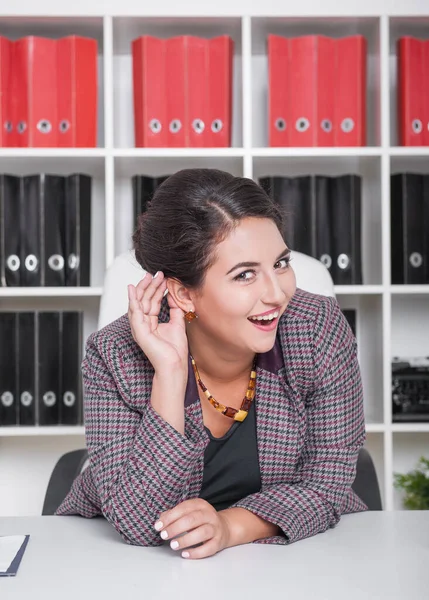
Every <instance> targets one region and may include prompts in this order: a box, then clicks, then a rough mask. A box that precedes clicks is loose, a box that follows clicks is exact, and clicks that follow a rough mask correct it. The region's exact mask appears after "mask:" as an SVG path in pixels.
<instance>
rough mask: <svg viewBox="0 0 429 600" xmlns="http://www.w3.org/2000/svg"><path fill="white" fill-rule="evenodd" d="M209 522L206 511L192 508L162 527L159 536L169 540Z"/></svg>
mask: <svg viewBox="0 0 429 600" xmlns="http://www.w3.org/2000/svg"><path fill="white" fill-rule="evenodd" d="M209 523H210V515H209V514H208V512H207V511H201V510H194V511H192V512H190V513H188V514H186V515H184V516H183V517H180V519H177V520H176V521H174V523H170V525H168V526H167V527H164V529H162V530H161V532H160V536H161V538H162V539H163V540H171V539H173V538H175V537H177V536H178V535H183V534H186V533H188V532H190V531H193V530H194V529H197V528H198V527H201V526H202V525H206V524H209Z"/></svg>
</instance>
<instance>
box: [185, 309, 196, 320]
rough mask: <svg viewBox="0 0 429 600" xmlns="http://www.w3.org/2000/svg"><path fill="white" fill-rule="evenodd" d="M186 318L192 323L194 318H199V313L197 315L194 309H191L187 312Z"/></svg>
mask: <svg viewBox="0 0 429 600" xmlns="http://www.w3.org/2000/svg"><path fill="white" fill-rule="evenodd" d="M185 319H186V320H187V322H188V323H190V322H191V321H193V320H194V319H198V315H196V314H195V313H194V311H193V310H190V311H188V312H187V313H185Z"/></svg>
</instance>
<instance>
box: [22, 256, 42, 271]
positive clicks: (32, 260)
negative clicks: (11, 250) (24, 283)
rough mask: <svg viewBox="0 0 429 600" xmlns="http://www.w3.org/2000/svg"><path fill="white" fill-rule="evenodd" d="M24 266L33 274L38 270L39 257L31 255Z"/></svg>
mask: <svg viewBox="0 0 429 600" xmlns="http://www.w3.org/2000/svg"><path fill="white" fill-rule="evenodd" d="M24 264H25V268H26V269H27V271H31V272H33V271H35V270H36V269H37V266H38V264H39V261H38V260H37V257H36V256H34V254H29V255H28V256H27V257H26V259H25V263H24Z"/></svg>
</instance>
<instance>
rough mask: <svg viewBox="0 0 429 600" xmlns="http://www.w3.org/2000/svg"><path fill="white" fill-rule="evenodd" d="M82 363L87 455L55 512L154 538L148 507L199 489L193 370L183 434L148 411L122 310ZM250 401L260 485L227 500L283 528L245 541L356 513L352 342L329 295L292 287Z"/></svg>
mask: <svg viewBox="0 0 429 600" xmlns="http://www.w3.org/2000/svg"><path fill="white" fill-rule="evenodd" d="M159 318H160V320H162V321H163V322H166V321H168V319H169V309H168V304H167V301H166V300H164V301H163V303H162V307H161V312H160V317H159ZM82 371H83V381H84V389H85V430H86V443H87V447H88V452H89V458H90V464H89V466H88V468H87V469H86V470H85V471H84V472H83V473H82V474H81V475H79V476H78V477H77V478H76V479H75V481H74V483H73V486H72V488H71V490H70V492H69V494H68V495H67V496H66V498H65V500H64V501H63V503H62V504H61V505H60V507H59V508H58V510H57V512H56V514H58V515H72V514H79V515H82V516H84V517H94V516H96V515H103V516H104V517H105V518H106V519H107V520H108V521H109V522H110V523H111V524H112V525H113V526H114V527H115V528H116V530H117V531H118V532H119V533H120V534H121V536H122V537H123V539H124V540H125V541H126V542H127V543H129V544H136V545H143V546H156V545H160V544H162V543H163V540H162V539H161V538H160V536H159V534H158V533H157V532H156V531H155V529H154V527H153V525H154V523H155V521H156V520H157V518H158V516H159V514H160V513H161V512H162V511H164V510H167V509H169V508H173V507H174V506H176V505H177V504H179V503H180V502H182V501H184V500H187V499H189V498H196V497H198V496H199V492H200V490H201V485H202V480H203V469H204V450H205V448H206V446H207V444H208V442H209V437H208V435H207V433H206V431H205V429H204V424H203V419H202V410H201V403H200V400H199V397H198V393H197V388H196V384H195V378H194V376H193V371H192V368H190V369H189V379H188V388H187V392H186V398H185V434H184V435H182V434H180V433H179V432H178V431H176V430H175V429H174V428H173V427H171V425H169V424H168V423H167V422H166V421H164V420H163V419H162V418H161V416H160V415H159V414H158V413H156V412H155V411H154V410H153V408H152V405H151V403H150V397H151V384H152V379H153V375H154V370H153V367H152V365H151V364H150V362H149V360H148V359H147V358H146V356H145V355H144V353H143V352H142V350H141V349H140V347H139V346H138V345H137V344H136V343H135V342H134V340H133V338H132V335H131V330H130V325H129V322H128V317H127V316H126V315H124V316H123V317H121V318H120V319H117V320H116V321H114V322H113V323H111V324H109V325H108V326H107V327H104V328H103V329H102V330H100V331H98V332H96V333H94V334H92V335H91V336H90V337H89V338H88V341H87V346H86V355H85V359H84V361H83V363H82ZM254 402H255V408H256V422H257V444H258V452H259V466H260V471H261V482H262V487H261V490H260V492H257V493H255V494H251V495H250V496H247V497H245V498H242V499H241V500H240V501H239V502H237V503H236V504H234V505H233V506H237V507H241V508H245V509H247V510H249V511H251V512H252V513H254V514H256V515H258V516H259V517H261V518H263V519H266V520H267V521H269V522H271V523H274V524H275V525H278V526H279V527H280V530H281V533H282V534H281V535H277V536H273V537H269V538H264V539H260V540H256V542H255V543H265V544H267V543H274V544H289V543H292V542H295V541H297V540H300V539H302V538H305V537H309V536H312V535H315V534H317V533H321V532H323V531H326V530H327V529H328V528H330V527H334V526H335V525H336V524H337V523H338V521H339V520H340V517H341V514H344V513H351V512H358V511H363V510H367V506H366V505H365V504H364V503H363V502H362V501H361V500H360V499H359V498H358V496H357V495H356V494H355V492H354V491H353V490H352V489H351V485H352V483H353V481H354V478H355V475H356V463H357V457H358V453H359V450H360V448H361V447H362V446H363V444H364V442H365V419H364V411H363V397H362V383H361V376H360V370H359V365H358V361H357V353H356V340H355V338H354V336H353V334H352V332H351V329H350V327H349V325H348V323H347V321H346V320H345V317H344V316H343V314H342V312H341V310H340V308H339V305H338V303H337V301H336V300H335V299H333V298H327V297H324V296H318V295H315V294H310V293H308V292H304V291H303V290H301V289H297V290H296V293H295V295H294V296H293V298H292V299H291V301H290V303H289V305H288V307H287V309H286V311H285V313H284V314H283V316H282V318H281V320H280V323H279V327H278V335H277V339H276V343H275V345H274V347H273V349H272V350H270V351H269V352H267V353H265V354H261V355H259V357H258V364H257V383H256V396H255V400H254Z"/></svg>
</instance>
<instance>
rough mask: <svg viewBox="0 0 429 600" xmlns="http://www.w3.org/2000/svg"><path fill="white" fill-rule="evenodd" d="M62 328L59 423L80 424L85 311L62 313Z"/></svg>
mask: <svg viewBox="0 0 429 600" xmlns="http://www.w3.org/2000/svg"><path fill="white" fill-rule="evenodd" d="M60 329H61V399H60V411H59V423H60V424H61V425H79V424H80V423H81V422H82V384H81V370H80V366H81V362H82V335H83V313H82V312H62V313H60Z"/></svg>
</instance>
